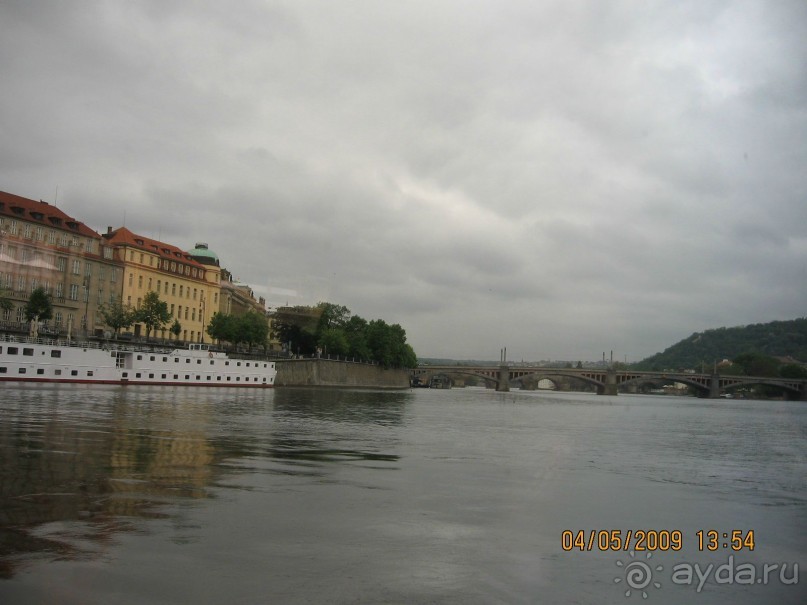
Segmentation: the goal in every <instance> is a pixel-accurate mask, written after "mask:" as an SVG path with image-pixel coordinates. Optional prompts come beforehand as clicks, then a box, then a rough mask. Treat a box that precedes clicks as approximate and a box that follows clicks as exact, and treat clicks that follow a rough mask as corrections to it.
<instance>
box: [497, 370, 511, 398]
mask: <svg viewBox="0 0 807 605" xmlns="http://www.w3.org/2000/svg"><path fill="white" fill-rule="evenodd" d="M496 390H497V391H503V392H505V393H506V392H507V391H509V390H510V368H508V367H507V366H499V382H497V383H496Z"/></svg>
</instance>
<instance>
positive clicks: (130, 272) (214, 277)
mask: <svg viewBox="0 0 807 605" xmlns="http://www.w3.org/2000/svg"><path fill="white" fill-rule="evenodd" d="M103 240H104V241H105V242H106V244H107V245H108V246H111V247H112V248H113V249H114V250H115V257H116V258H117V259H118V260H119V261H120V262H121V264H122V265H123V279H122V283H121V291H120V296H121V301H122V302H123V303H124V304H128V305H131V306H132V307H133V308H139V307H140V305H141V304H142V303H143V299H144V297H145V295H146V294H147V293H149V292H156V293H157V294H158V295H159V297H160V300H161V301H164V302H165V303H166V304H167V305H168V310H169V312H170V313H171V316H172V318H174V319H175V320H176V321H177V322H179V325H180V332H179V335H178V336H175V335H174V334H173V333H171V332H170V327H171V323H173V320H172V322H171V323H169V324H168V325H167V326H165V328H164V329H163V330H161V331H160V332H158V333H157V334H155V335H154V336H156V337H159V338H167V339H177V340H183V341H187V342H205V339H206V338H207V339H208V340H209V337H206V332H205V328H206V327H207V324H208V323H209V322H210V318H211V317H212V315H213V313H214V312H215V311H217V310H218V308H219V304H220V294H221V284H220V281H221V269H220V268H219V266H218V263H201V262H199V261H198V260H196V259H195V258H194V257H193V256H192V255H191V253H189V252H185V251H183V250H181V249H179V248H177V247H176V246H172V245H171V244H166V243H165V242H161V241H158V240H154V239H151V238H148V237H145V236H142V235H138V234H136V233H132V232H131V231H129V230H128V229H127V228H126V227H121V228H119V229H115V230H113V229H112V228H111V227H109V228H108V229H107V232H106V233H105V234H104V235H103ZM133 333H134V336H136V337H137V336H145V327H144V326H143V325H142V324H135V325H134V326H133Z"/></svg>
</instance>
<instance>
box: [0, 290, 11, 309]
mask: <svg viewBox="0 0 807 605" xmlns="http://www.w3.org/2000/svg"><path fill="white" fill-rule="evenodd" d="M13 308H14V303H13V302H11V299H10V298H8V296H6V293H5V292H0V311H11V310H12V309H13Z"/></svg>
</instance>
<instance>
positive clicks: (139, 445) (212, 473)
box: [0, 386, 407, 578]
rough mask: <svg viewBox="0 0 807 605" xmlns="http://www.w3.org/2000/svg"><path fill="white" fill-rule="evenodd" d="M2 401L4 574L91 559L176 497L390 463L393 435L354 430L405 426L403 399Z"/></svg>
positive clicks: (27, 396)
mask: <svg viewBox="0 0 807 605" xmlns="http://www.w3.org/2000/svg"><path fill="white" fill-rule="evenodd" d="M2 401H3V402H2V404H0V405H1V406H2V408H0V409H1V410H2V416H0V577H6V578H8V577H11V576H13V575H14V573H15V572H16V571H17V569H18V568H19V566H20V565H22V564H23V563H24V562H25V561H28V560H30V558H31V557H32V556H34V555H35V556H36V557H39V558H41V557H46V558H50V559H52V560H63V559H78V558H85V557H94V556H97V555H98V554H99V553H100V552H103V550H104V549H105V548H106V547H107V546H108V545H109V544H111V543H114V536H115V535H116V534H119V533H121V532H134V531H139V532H142V531H147V525H144V524H143V520H144V519H160V518H169V517H172V518H173V517H176V516H177V515H181V514H182V513H181V512H176V511H177V510H180V507H177V506H176V505H177V504H178V503H181V502H188V501H194V500H204V499H208V498H211V497H215V494H214V491H215V489H216V488H219V487H221V486H226V487H227V488H228V489H231V488H234V487H237V483H238V479H237V477H238V476H239V475H241V474H243V475H245V476H250V475H254V474H256V473H257V474H261V473H270V474H275V475H277V474H280V475H289V476H311V475H317V476H320V477H323V478H324V477H327V476H328V474H329V473H330V472H333V469H330V470H329V468H328V467H329V465H334V464H362V465H365V467H372V465H378V464H381V465H387V467H388V468H391V466H390V465H392V464H393V463H395V462H396V461H397V460H398V456H397V454H395V453H392V452H391V451H390V448H391V447H392V439H391V437H390V438H384V437H383V435H384V433H383V431H382V432H381V438H380V439H379V440H378V441H377V442H373V441H372V440H370V441H369V442H368V440H366V439H365V438H364V437H365V435H363V434H362V426H366V427H376V428H375V429H374V430H375V431H377V430H378V427H381V428H382V429H383V427H391V426H396V425H399V424H400V423H401V422H402V421H403V417H404V414H405V404H406V402H407V394H406V393H377V392H371V391H368V392H362V391H350V392H348V391H323V390H319V391H318V390H313V389H311V390H307V389H299V390H297V389H292V390H283V389H278V390H274V391H263V390H261V391H243V390H233V391H223V390H205V389H166V388H157V387H144V388H126V389H122V388H117V387H109V388H105V387H100V388H99V387H97V386H95V387H92V388H86V387H33V386H27V387H25V386H23V387H20V388H7V389H6V388H4V391H3V398H2ZM326 425H327V426H326ZM168 511H171V512H168ZM173 522H174V524H175V525H176V524H178V526H179V527H182V526H183V521H182V520H181V519H176V518H173Z"/></svg>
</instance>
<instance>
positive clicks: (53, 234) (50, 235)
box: [48, 229, 56, 245]
mask: <svg viewBox="0 0 807 605" xmlns="http://www.w3.org/2000/svg"><path fill="white" fill-rule="evenodd" d="M48 243H49V244H53V245H55V244H56V232H55V231H54V230H53V229H49V230H48Z"/></svg>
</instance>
